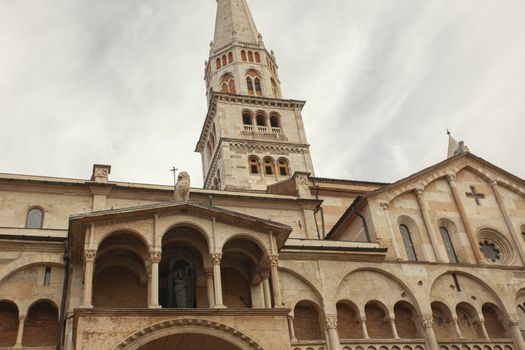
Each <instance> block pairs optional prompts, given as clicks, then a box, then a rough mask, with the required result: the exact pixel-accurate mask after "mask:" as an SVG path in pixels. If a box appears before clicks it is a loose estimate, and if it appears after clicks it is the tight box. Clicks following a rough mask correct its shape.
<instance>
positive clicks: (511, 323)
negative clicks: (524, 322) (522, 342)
mask: <svg viewBox="0 0 525 350" xmlns="http://www.w3.org/2000/svg"><path fill="white" fill-rule="evenodd" d="M519 325H520V319H519V317H518V315H509V317H508V318H507V328H512V327H518V326H519Z"/></svg>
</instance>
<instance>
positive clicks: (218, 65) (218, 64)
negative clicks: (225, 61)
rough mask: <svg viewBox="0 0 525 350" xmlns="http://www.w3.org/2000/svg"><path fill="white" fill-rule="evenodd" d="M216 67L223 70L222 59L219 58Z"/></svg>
mask: <svg viewBox="0 0 525 350" xmlns="http://www.w3.org/2000/svg"><path fill="white" fill-rule="evenodd" d="M215 65H216V66H217V69H221V59H220V58H217V59H216V60H215Z"/></svg>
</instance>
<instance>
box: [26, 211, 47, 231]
mask: <svg viewBox="0 0 525 350" xmlns="http://www.w3.org/2000/svg"><path fill="white" fill-rule="evenodd" d="M43 221H44V211H43V210H42V209H40V208H31V209H29V211H28V212H27V218H26V228H36V229H40V228H42V223H43Z"/></svg>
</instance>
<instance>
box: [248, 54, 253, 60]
mask: <svg viewBox="0 0 525 350" xmlns="http://www.w3.org/2000/svg"><path fill="white" fill-rule="evenodd" d="M248 61H250V62H253V52H251V51H248Z"/></svg>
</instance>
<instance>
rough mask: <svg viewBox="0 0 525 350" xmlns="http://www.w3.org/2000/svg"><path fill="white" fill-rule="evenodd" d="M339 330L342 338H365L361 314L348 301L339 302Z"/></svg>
mask: <svg viewBox="0 0 525 350" xmlns="http://www.w3.org/2000/svg"><path fill="white" fill-rule="evenodd" d="M337 330H338V332H339V337H340V338H341V339H362V338H364V335H363V329H362V327H361V322H360V321H359V314H358V313H357V311H356V309H355V307H352V306H350V305H348V304H346V303H337Z"/></svg>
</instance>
